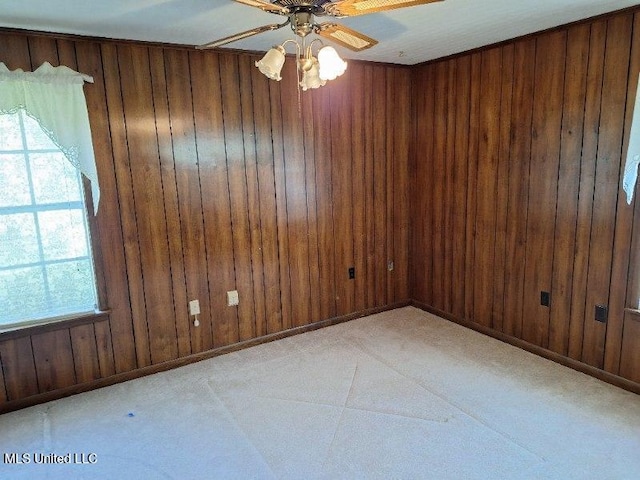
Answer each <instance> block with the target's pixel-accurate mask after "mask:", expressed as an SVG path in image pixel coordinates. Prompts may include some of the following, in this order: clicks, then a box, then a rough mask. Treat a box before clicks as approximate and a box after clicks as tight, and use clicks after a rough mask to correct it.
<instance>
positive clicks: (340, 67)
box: [318, 46, 347, 80]
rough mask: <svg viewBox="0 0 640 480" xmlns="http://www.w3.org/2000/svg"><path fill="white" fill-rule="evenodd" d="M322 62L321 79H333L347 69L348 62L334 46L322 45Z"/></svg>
mask: <svg viewBox="0 0 640 480" xmlns="http://www.w3.org/2000/svg"><path fill="white" fill-rule="evenodd" d="M318 62H319V63H320V79H321V80H333V79H335V78H337V77H339V76H340V75H342V74H343V73H344V72H345V70H346V69H347V62H345V61H344V60H342V59H341V58H340V56H339V55H338V52H336V49H335V48H333V47H328V46H327V47H322V48H321V49H320V51H319V52H318Z"/></svg>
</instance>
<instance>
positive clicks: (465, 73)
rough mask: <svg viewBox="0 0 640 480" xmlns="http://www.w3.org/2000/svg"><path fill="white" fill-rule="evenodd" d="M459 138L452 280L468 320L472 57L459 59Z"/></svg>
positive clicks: (457, 305) (456, 308)
mask: <svg viewBox="0 0 640 480" xmlns="http://www.w3.org/2000/svg"><path fill="white" fill-rule="evenodd" d="M456 63H457V65H456V77H455V82H456V85H455V91H456V97H457V101H456V111H455V115H456V127H455V128H456V135H455V159H454V162H453V165H454V167H453V186H454V193H453V199H452V201H453V214H454V217H453V238H452V239H451V242H452V243H453V272H452V275H453V278H452V288H453V291H452V297H451V300H452V309H451V310H452V312H453V313H454V315H456V316H458V317H459V318H464V314H465V311H464V306H465V289H464V288H461V287H462V286H464V284H465V271H466V268H465V264H466V243H467V232H466V216H467V189H468V188H469V185H468V184H467V175H468V171H469V162H468V160H469V140H468V132H469V129H470V124H469V114H470V111H469V108H470V94H471V83H470V80H471V77H470V75H471V58H470V57H469V56H465V57H461V58H459V59H457V60H456Z"/></svg>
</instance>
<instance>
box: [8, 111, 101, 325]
mask: <svg viewBox="0 0 640 480" xmlns="http://www.w3.org/2000/svg"><path fill="white" fill-rule="evenodd" d="M84 200H85V196H84V190H83V182H82V176H81V173H80V171H79V170H78V169H77V168H75V167H74V166H73V165H72V164H71V163H70V162H69V161H68V160H67V158H66V157H65V155H64V154H63V153H62V151H61V150H60V148H58V146H56V145H55V144H54V143H53V142H52V141H51V139H50V138H49V137H48V136H47V135H46V134H45V132H44V131H43V130H42V128H41V127H40V125H39V124H38V122H37V121H35V120H34V119H33V118H31V117H30V116H29V115H27V114H26V112H25V111H24V110H23V109H19V110H18V111H17V112H16V113H10V114H4V115H0V306H1V307H0V330H3V329H8V328H14V327H18V326H22V325H29V324H33V323H41V322H43V321H51V320H54V319H63V318H66V317H67V316H69V315H75V314H78V313H86V312H93V311H94V309H95V305H96V286H95V275H94V272H93V259H92V257H91V245H90V237H89V228H88V222H87V210H86V208H85V202H84Z"/></svg>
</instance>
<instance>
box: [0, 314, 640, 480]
mask: <svg viewBox="0 0 640 480" xmlns="http://www.w3.org/2000/svg"><path fill="white" fill-rule="evenodd" d="M12 453H15V454H17V455H16V456H11V454H12ZM0 454H2V455H3V458H2V463H0V478H2V479H3V480H4V479H34V478H52V479H55V478H61V479H75V478H87V479H180V480H183V479H232V478H237V479H246V478H258V479H260V478H295V479H316V478H317V479H320V478H322V479H338V478H344V479H356V478H380V479H400V478H402V479H418V478H424V479H474V478H477V479H545V478H557V479H572V478H574V479H590V478H592V479H598V480H602V479H639V478H640V397H639V396H637V395H634V394H632V393H629V392H625V391H623V390H620V389H618V388H615V387H613V386H610V385H608V384H605V383H602V382H600V381H598V380H595V379H593V378H591V377H588V376H586V375H583V374H581V373H578V372H575V371H573V370H570V369H567V368H565V367H562V366H560V365H557V364H554V363H552V362H549V361H547V360H544V359H542V358H539V357H536V356H534V355H531V354H529V353H527V352H524V351H522V350H519V349H517V348H514V347H511V346H509V345H506V344H503V343H501V342H498V341H496V340H493V339H491V338H488V337H485V336H483V335H480V334H478V333H476V332H473V331H470V330H467V329H465V328H463V327H460V326H457V325H455V324H452V323H450V322H447V321H445V320H442V319H439V318H437V317H435V316H433V315H430V314H427V313H424V312H422V311H420V310H417V309H415V308H412V307H407V308H402V309H398V310H394V311H391V312H386V313H382V314H378V315H373V316H371V317H367V318H362V319H358V320H354V321H351V322H348V323H344V324H340V325H336V326H334V327H329V328H325V329H322V330H319V331H315V332H310V333H306V334H303V335H298V336H295V337H291V338H287V339H284V340H280V341H277V342H272V343H269V344H265V345H261V346H258V347H255V348H251V349H247V350H243V351H240V352H236V353H232V354H229V355H225V356H221V357H217V358H214V359H211V360H207V361H203V362H200V363H197V364H193V365H189V366H187V367H183V368H180V369H176V370H172V371H169V372H164V373H160V374H157V375H153V376H150V377H145V378H141V379H138V380H134V381H131V382H127V383H123V384H119V385H115V386H112V387H108V388H104V389H101V390H97V391H93V392H89V393H86V394H82V395H77V396H74V397H71V398H67V399H63V400H59V401H55V402H51V403H48V404H45V405H40V406H37V407H33V408H29V409H26V410H22V411H18V412H13V413H10V414H5V415H3V416H0ZM22 454H26V456H25V457H21V456H22ZM50 454H54V455H58V456H60V458H61V459H62V461H66V460H67V459H69V461H70V462H71V463H62V464H42V463H39V462H42V461H46V460H52V459H53V458H54V457H52V455H50ZM68 454H71V456H69V457H67V455H68ZM74 454H75V456H74ZM90 454H93V455H90ZM20 458H24V459H28V460H30V463H23V464H19V463H10V462H11V461H12V460H13V461H17V460H18V459H20ZM36 462H38V463H36ZM74 462H76V463H74Z"/></svg>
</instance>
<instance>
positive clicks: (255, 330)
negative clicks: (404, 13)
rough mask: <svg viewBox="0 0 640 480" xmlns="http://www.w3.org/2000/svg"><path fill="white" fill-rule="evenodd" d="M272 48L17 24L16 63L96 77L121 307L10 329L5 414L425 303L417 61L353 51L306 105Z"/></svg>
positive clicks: (112, 287)
mask: <svg viewBox="0 0 640 480" xmlns="http://www.w3.org/2000/svg"><path fill="white" fill-rule="evenodd" d="M255 60H256V58H255V57H253V56H250V55H236V54H219V53H215V52H201V51H196V50H190V49H178V48H161V47H152V46H146V45H136V44H132V43H116V42H108V41H104V42H94V41H85V40H83V39H78V40H72V39H56V38H52V37H46V36H37V35H32V36H29V35H21V34H15V33H8V32H4V33H1V34H0V61H2V62H4V63H5V64H7V66H8V67H9V68H10V69H15V68H22V69H24V70H32V69H33V68H36V67H38V66H39V65H40V64H41V63H42V62H44V61H49V62H50V63H52V64H53V65H58V64H64V65H67V66H69V67H71V68H74V69H77V70H79V71H81V72H83V73H86V74H89V75H92V76H93V77H94V80H95V83H94V84H91V85H89V84H88V85H86V86H85V92H86V97H87V102H88V107H89V114H90V121H91V126H92V132H93V140H94V148H95V154H96V161H97V167H98V173H99V178H100V182H101V201H100V207H99V212H98V215H97V221H96V225H95V228H94V235H96V236H97V240H98V241H97V244H98V245H99V252H98V253H99V256H98V260H99V261H100V262H101V264H102V266H103V267H102V269H101V270H102V272H103V277H104V278H101V279H100V284H101V285H102V287H103V289H104V291H105V295H106V297H107V304H106V305H105V306H104V307H105V308H108V309H109V314H108V315H106V316H104V315H103V316H101V317H97V318H96V319H95V320H94V321H89V322H85V323H83V324H81V325H77V326H73V327H68V326H64V325H60V326H59V327H55V326H54V327H52V328H48V329H46V330H45V331H41V332H39V333H30V331H29V330H26V331H24V332H23V333H22V334H15V333H12V334H11V335H10V336H8V335H6V334H5V335H0V362H1V367H2V368H0V409H1V408H2V403H3V402H5V403H6V402H15V401H19V400H21V399H25V398H27V397H30V396H33V395H36V394H39V393H44V392H51V391H56V390H59V389H63V388H65V387H71V386H74V385H77V384H83V383H86V382H92V381H95V380H98V379H104V378H108V377H110V376H113V375H115V374H122V373H126V372H135V371H136V370H138V369H141V368H143V367H148V366H151V365H157V364H161V363H163V362H170V361H173V360H176V359H181V358H185V357H188V356H189V355H192V354H197V353H199V352H206V351H209V350H211V349H214V348H217V347H221V346H225V345H230V344H234V343H237V342H240V341H243V340H249V339H254V338H258V337H261V336H264V335H266V334H270V333H275V332H280V331H283V330H287V329H290V328H292V327H296V326H301V325H307V324H310V323H314V322H318V321H320V320H323V319H329V318H334V317H340V316H344V315H348V314H352V313H354V312H365V311H368V310H370V309H375V308H380V307H384V306H388V305H392V304H394V303H396V302H399V301H407V300H408V299H409V289H408V279H409V275H408V253H409V248H408V244H409V208H408V202H409V172H408V167H409V148H410V143H411V140H412V135H411V132H412V129H411V71H410V69H407V68H404V67H389V66H383V65H372V64H363V63H357V62H351V63H350V65H349V69H348V71H347V73H346V75H344V77H342V78H340V79H338V80H335V81H333V82H330V84H329V85H327V86H326V87H324V88H322V89H320V90H318V91H313V92H305V93H302V94H301V99H302V103H301V105H298V97H297V94H296V79H295V78H296V75H295V71H294V69H293V65H294V62H293V61H292V60H291V59H290V60H289V61H288V62H287V66H286V67H285V71H284V73H283V80H282V82H280V83H277V82H271V81H269V80H267V79H266V78H265V77H264V76H263V75H262V74H260V73H259V72H258V70H257V69H256V68H255V67H254V65H253V63H254V62H255ZM390 261H393V264H394V269H393V270H392V271H390V270H389V269H388V263H389V262H390ZM349 267H355V271H356V275H355V279H354V280H349V278H348V269H349ZM228 290H238V292H239V297H240V304H239V306H238V307H228V306H227V305H226V292H227V291H228ZM192 299H198V300H199V301H200V308H201V312H202V313H201V315H200V326H199V327H195V326H194V325H193V319H192V318H190V317H189V315H188V301H189V300H192Z"/></svg>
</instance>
